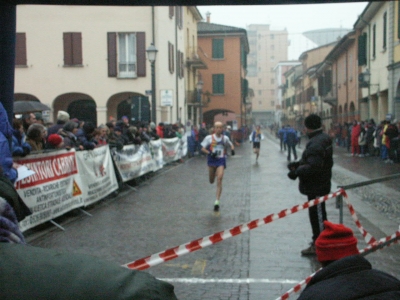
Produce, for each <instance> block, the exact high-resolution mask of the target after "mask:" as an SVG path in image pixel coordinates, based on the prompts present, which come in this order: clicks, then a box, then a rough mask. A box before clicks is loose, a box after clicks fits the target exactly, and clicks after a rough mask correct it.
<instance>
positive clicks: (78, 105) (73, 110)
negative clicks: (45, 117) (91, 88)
mask: <svg viewBox="0 0 400 300" xmlns="http://www.w3.org/2000/svg"><path fill="white" fill-rule="evenodd" d="M59 110H64V111H66V112H68V113H69V116H70V118H71V119H73V118H77V119H78V120H80V121H86V122H87V121H91V122H93V123H94V124H96V125H97V112H96V102H95V101H94V99H93V98H92V97H90V96H89V95H86V94H82V93H68V94H63V95H60V96H58V97H57V98H56V99H55V100H54V101H53V118H54V120H56V119H57V112H58V111H59Z"/></svg>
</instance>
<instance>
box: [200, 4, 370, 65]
mask: <svg viewBox="0 0 400 300" xmlns="http://www.w3.org/2000/svg"><path fill="white" fill-rule="evenodd" d="M367 4H368V2H349V3H333V4H301V5H300V4H294V5H230V6H197V7H198V9H199V11H200V13H201V14H202V16H203V19H206V13H207V12H210V13H211V17H210V18H211V23H215V24H221V25H229V26H235V27H240V28H244V29H245V28H246V26H247V25H250V24H269V25H270V29H271V30H283V29H285V28H286V29H287V31H288V33H289V40H290V42H291V45H290V47H289V57H288V59H289V60H296V59H298V58H299V56H300V55H301V53H302V52H304V51H306V50H309V49H312V48H314V47H315V46H316V45H315V44H314V43H313V42H312V41H310V40H309V39H307V38H305V37H304V36H303V35H302V33H303V32H305V31H309V30H314V29H325V28H340V27H342V28H347V29H352V28H353V25H354V23H355V22H356V20H357V17H358V16H359V15H360V14H361V13H362V12H363V11H364V8H365V7H366V6H367Z"/></svg>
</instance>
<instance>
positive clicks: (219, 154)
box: [213, 145, 224, 158]
mask: <svg viewBox="0 0 400 300" xmlns="http://www.w3.org/2000/svg"><path fill="white" fill-rule="evenodd" d="M213 152H214V153H216V154H217V157H218V158H222V157H224V146H222V145H217V146H215V148H214V149H213Z"/></svg>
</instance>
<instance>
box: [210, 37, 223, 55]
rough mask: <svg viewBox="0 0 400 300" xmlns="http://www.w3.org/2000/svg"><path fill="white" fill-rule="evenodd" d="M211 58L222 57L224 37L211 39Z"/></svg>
mask: <svg viewBox="0 0 400 300" xmlns="http://www.w3.org/2000/svg"><path fill="white" fill-rule="evenodd" d="M212 58H216V59H221V58H224V39H213V40H212Z"/></svg>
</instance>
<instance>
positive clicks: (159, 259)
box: [123, 188, 347, 270]
mask: <svg viewBox="0 0 400 300" xmlns="http://www.w3.org/2000/svg"><path fill="white" fill-rule="evenodd" d="M339 195H342V196H344V197H347V194H346V192H345V190H344V189H342V188H341V189H339V190H337V191H336V192H335V193H332V194H328V195H325V196H323V197H320V198H315V199H314V200H310V201H307V202H305V203H303V204H302V205H296V206H293V207H292V208H291V209H285V210H282V211H281V212H279V213H277V214H270V215H268V216H266V217H265V218H263V219H257V220H253V221H251V222H249V223H247V224H242V225H239V226H236V227H233V228H231V229H228V230H225V231H220V232H217V233H215V234H213V235H209V236H206V237H204V238H200V239H197V240H194V241H191V242H189V243H186V244H182V245H180V246H177V247H173V248H170V249H168V250H165V251H163V252H159V253H156V254H153V255H151V256H147V257H144V258H141V259H138V260H135V261H133V262H130V263H127V264H125V265H123V267H126V268H128V269H134V270H145V269H148V268H150V267H152V266H156V265H158V264H161V263H163V262H166V261H169V260H172V259H175V258H177V257H179V256H182V255H184V254H187V253H190V252H194V251H197V250H199V249H202V248H205V247H207V246H210V245H213V244H216V243H218V242H221V241H223V240H226V239H228V238H230V237H233V236H235V235H238V234H241V233H244V232H246V231H248V230H252V229H254V228H257V227H260V226H261V225H264V224H268V223H271V222H273V221H275V220H278V219H281V218H284V217H286V216H288V215H291V214H294V213H296V212H298V211H300V210H303V209H307V208H309V207H312V206H314V205H317V204H320V203H322V202H324V201H327V200H328V199H331V198H336V197H337V196H339Z"/></svg>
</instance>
